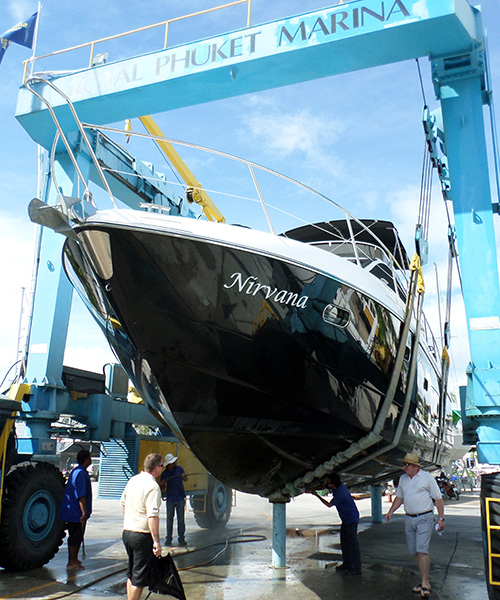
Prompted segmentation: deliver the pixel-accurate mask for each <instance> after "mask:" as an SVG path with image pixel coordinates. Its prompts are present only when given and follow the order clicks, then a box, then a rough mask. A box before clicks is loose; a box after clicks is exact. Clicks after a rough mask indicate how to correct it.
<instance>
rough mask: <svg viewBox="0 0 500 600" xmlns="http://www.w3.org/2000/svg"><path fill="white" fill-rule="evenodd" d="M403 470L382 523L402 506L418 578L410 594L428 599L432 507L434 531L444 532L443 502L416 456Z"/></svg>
mask: <svg viewBox="0 0 500 600" xmlns="http://www.w3.org/2000/svg"><path fill="white" fill-rule="evenodd" d="M403 469H404V471H405V472H404V475H402V476H401V478H400V480H399V485H398V489H397V492H396V497H395V498H394V501H393V503H392V505H391V508H390V509H389V511H388V513H387V515H386V517H385V520H386V521H387V522H388V523H390V522H391V517H392V515H393V514H394V512H395V511H396V510H397V509H398V508H399V507H400V506H401V505H402V504H404V507H405V512H406V515H405V534H406V541H407V543H408V548H409V549H410V552H411V553H412V554H414V555H415V560H416V562H417V567H418V570H419V571H420V577H421V582H420V583H419V584H417V585H415V587H414V588H413V592H415V593H416V594H420V596H421V597H422V598H427V597H428V596H430V594H431V585H430V582H429V572H430V568H431V561H430V558H429V543H430V540H431V535H432V530H433V529H434V505H435V506H436V508H437V511H438V521H437V530H438V531H443V530H444V526H445V521H444V502H443V498H442V496H441V492H440V490H439V486H438V484H437V483H436V481H435V479H434V477H433V476H432V475H431V474H430V473H429V472H427V471H423V470H422V469H421V468H420V465H419V463H418V456H417V455H416V454H406V456H405V457H404V458H403Z"/></svg>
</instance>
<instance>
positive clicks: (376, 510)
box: [370, 485, 382, 523]
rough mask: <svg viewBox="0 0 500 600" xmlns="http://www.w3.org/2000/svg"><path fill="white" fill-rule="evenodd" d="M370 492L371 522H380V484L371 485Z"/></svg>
mask: <svg viewBox="0 0 500 600" xmlns="http://www.w3.org/2000/svg"><path fill="white" fill-rule="evenodd" d="M370 493H371V499H372V523H382V486H380V485H372V486H371V488H370Z"/></svg>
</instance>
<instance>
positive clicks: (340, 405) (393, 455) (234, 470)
mask: <svg viewBox="0 0 500 600" xmlns="http://www.w3.org/2000/svg"><path fill="white" fill-rule="evenodd" d="M242 233H243V230H242ZM246 235H247V233H246V232H245V236H246ZM78 237H79V241H78V242H77V241H74V240H68V241H67V242H66V245H65V251H64V252H65V262H66V268H67V272H68V274H69V275H70V279H71V280H72V282H73V284H74V285H75V287H76V288H77V289H78V290H79V291H80V293H81V294H82V295H83V296H84V297H85V298H86V302H87V304H88V305H89V307H90V308H91V310H92V312H93V314H94V316H95V317H96V319H97V321H98V322H99V323H100V325H101V327H102V328H103V330H104V331H105V332H106V335H107V337H108V340H109V342H110V344H111V345H112V346H113V348H114V349H115V351H116V352H117V354H118V356H119V358H120V360H121V362H122V364H123V366H124V368H125V369H126V370H127V372H128V374H129V376H130V378H131V379H132V381H133V383H134V385H135V386H136V387H137V388H138V390H139V391H140V393H141V394H142V395H143V397H145V398H146V399H147V401H148V402H149V403H150V404H151V406H152V407H153V409H154V410H155V411H157V413H158V414H159V415H160V416H161V418H162V419H164V420H165V421H166V422H167V423H168V424H169V425H170V426H171V427H172V428H173V429H174V431H176V432H177V433H178V434H179V435H181V436H182V437H183V439H185V440H186V442H187V443H188V445H189V446H190V448H191V449H192V450H193V452H194V453H195V454H196V455H197V456H198V458H199V459H200V460H201V461H202V462H203V464H204V465H205V466H206V467H207V469H208V470H209V471H210V472H211V473H212V474H213V475H214V476H216V477H217V478H218V479H219V480H221V481H223V482H224V483H226V484H227V485H229V486H231V487H233V488H236V489H239V490H241V491H244V492H249V493H256V494H260V495H262V496H271V495H273V494H276V493H277V492H278V491H279V490H280V489H282V488H283V487H284V486H286V485H287V484H289V483H290V482H293V481H294V480H296V479H297V478H298V477H303V476H304V475H305V474H306V473H308V472H310V471H312V470H314V469H315V468H316V467H317V466H318V465H320V464H322V463H324V462H325V461H327V460H329V459H331V458H332V456H335V455H338V454H339V453H341V452H345V451H346V450H347V449H348V448H349V447H350V446H351V445H352V444H353V443H356V442H357V441H359V440H360V439H361V438H363V437H364V436H366V435H367V433H368V432H369V431H370V430H371V428H372V427H373V424H374V421H375V419H376V417H377V414H378V412H379V409H380V406H381V403H382V401H383V398H384V395H385V392H386V390H387V387H388V383H389V379H390V374H391V372H392V366H393V363H394V359H395V353H396V348H397V338H398V333H399V329H400V326H401V319H400V317H399V316H396V314H395V312H393V311H391V310H389V308H388V307H387V306H385V305H384V304H381V303H378V302H377V301H376V299H374V298H373V297H370V296H368V295H367V294H366V293H364V292H363V291H362V290H359V289H356V288H355V287H353V286H352V285H349V284H347V283H346V282H345V281H342V280H341V278H337V277H336V276H335V273H333V272H331V273H327V272H324V271H318V270H315V269H314V268H313V267H312V266H311V265H308V264H299V263H298V262H297V261H296V260H286V258H284V257H283V256H277V255H276V254H273V253H271V252H268V253H266V252H263V251H262V250H261V251H259V252H256V251H255V249H252V248H249V247H243V246H237V245H235V244H226V243H221V242H220V241H213V240H211V241H210V240H207V239H203V238H201V237H196V236H192V235H190V234H186V233H183V232H179V231H177V232H165V231H161V232H159V231H151V230H147V229H143V228H137V227H128V226H116V225H113V224H111V225H109V224H106V223H103V224H92V223H87V224H85V225H83V226H81V227H80V229H79V233H78ZM318 252H322V251H318ZM331 306H334V307H335V311H336V312H335V314H337V316H338V315H339V314H340V315H341V317H342V316H344V317H345V316H346V315H347V317H346V318H347V319H348V322H347V323H345V319H342V318H339V321H338V322H335V320H334V321H333V322H332V321H331V319H330V321H327V320H325V309H327V307H331ZM405 386H406V364H405V365H404V368H403V373H402V377H401V380H400V384H399V388H398V390H397V393H396V395H395V398H394V401H393V404H392V406H391V408H390V410H389V413H388V417H387V419H386V421H385V424H384V428H383V431H382V437H383V439H384V443H388V442H390V441H391V440H392V436H393V434H394V428H395V424H396V423H397V420H398V418H399V415H400V413H401V408H402V405H403V401H404V394H405V392H406V389H405ZM416 411H417V401H416V395H415V394H413V399H412V402H411V406H410V410H409V413H408V415H407V416H406V425H405V431H407V430H408V424H409V423H410V421H411V420H412V419H414V417H415V413H416ZM404 440H405V447H400V448H396V449H394V450H392V451H391V452H390V453H388V454H387V455H385V456H384V455H381V456H380V457H379V460H375V461H368V462H366V463H365V465H364V467H363V468H361V469H358V471H357V473H358V475H359V476H361V475H362V474H365V475H367V476H370V477H374V476H375V475H380V473H381V471H384V472H390V470H391V468H392V469H394V468H395V465H397V461H398V459H399V458H400V456H401V455H402V452H404V451H405V449H412V450H414V449H416V448H418V447H419V445H422V447H424V446H426V447H430V446H432V443H433V433H432V431H431V429H430V428H429V429H425V428H423V429H422V428H420V431H419V435H418V436H412V435H411V434H410V433H408V431H407V434H406V436H405V438H404Z"/></svg>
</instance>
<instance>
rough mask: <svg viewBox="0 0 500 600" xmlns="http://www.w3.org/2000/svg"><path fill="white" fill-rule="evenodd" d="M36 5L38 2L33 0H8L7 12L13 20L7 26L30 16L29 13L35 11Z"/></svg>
mask: <svg viewBox="0 0 500 600" xmlns="http://www.w3.org/2000/svg"><path fill="white" fill-rule="evenodd" d="M37 6H38V2H34V0H10V1H9V13H10V14H11V15H12V17H13V19H14V21H15V22H14V23H12V24H11V25H9V27H12V26H13V25H16V24H17V23H19V22H20V21H24V20H26V19H27V18H29V17H31V15H32V14H33V13H35V12H36V10H37Z"/></svg>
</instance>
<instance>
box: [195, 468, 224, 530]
mask: <svg viewBox="0 0 500 600" xmlns="http://www.w3.org/2000/svg"><path fill="white" fill-rule="evenodd" d="M232 497H233V492H232V490H231V488H228V487H227V486H226V485H224V484H223V483H221V482H220V481H217V479H215V478H214V477H212V476H211V475H209V477H208V488H207V494H206V496H192V497H191V507H192V509H193V514H194V518H195V520H196V523H197V524H198V525H199V526H200V527H202V528H203V529H215V528H219V527H224V526H225V525H226V523H227V522H228V521H229V517H230V516H231V508H232Z"/></svg>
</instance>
